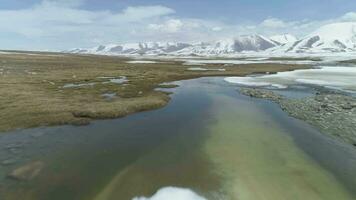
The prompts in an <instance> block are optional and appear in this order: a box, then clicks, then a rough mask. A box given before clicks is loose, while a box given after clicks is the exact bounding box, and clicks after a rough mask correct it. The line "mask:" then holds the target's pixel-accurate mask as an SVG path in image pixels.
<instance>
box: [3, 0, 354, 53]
mask: <svg viewBox="0 0 356 200" xmlns="http://www.w3.org/2000/svg"><path fill="white" fill-rule="evenodd" d="M354 11H355V12H354ZM340 21H355V22H356V3H355V1H354V0H328V1H327V2H326V0H294V1H289V0H268V1H267V0H219V1H216V0H214V1H213V0H179V1H178V0H26V1H23V0H0V49H48V50H62V49H69V48H74V47H90V46H95V45H98V44H107V43H125V42H139V41H186V42H194V41H199V40H216V39H221V38H233V37H234V36H237V35H241V34H250V33H258V34H264V35H266V36H270V35H274V34H281V33H291V34H294V35H296V36H298V37H303V35H305V34H306V33H309V32H311V31H313V30H315V29H316V28H318V27H320V26H322V25H324V24H327V23H334V22H340Z"/></svg>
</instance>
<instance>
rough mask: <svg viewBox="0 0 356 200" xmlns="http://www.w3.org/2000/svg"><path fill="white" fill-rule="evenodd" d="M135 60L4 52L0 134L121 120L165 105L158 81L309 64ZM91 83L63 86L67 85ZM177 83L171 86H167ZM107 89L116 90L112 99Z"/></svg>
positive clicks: (0, 69) (0, 68)
mask: <svg viewBox="0 0 356 200" xmlns="http://www.w3.org/2000/svg"><path fill="white" fill-rule="evenodd" d="M128 60H130V58H125V57H113V56H112V57H110V56H94V55H71V54H60V53H38V52H28V53H26V52H11V53H8V54H0V94H1V95H0V110H1V114H0V132H3V131H9V130H13V129H17V128H29V127H36V126H47V125H60V124H87V123H89V122H90V121H91V120H93V119H104V118H117V117H122V116H125V115H128V114H130V113H134V112H139V111H144V110H150V109H155V108H159V107H162V106H164V105H166V104H167V102H168V101H169V96H168V94H166V93H163V92H159V91H155V90H154V89H155V88H157V87H159V84H161V83H164V82H171V81H176V80H183V79H191V78H197V77H202V76H227V75H238V76H244V75H248V74H251V73H264V72H270V73H273V72H278V71H286V70H294V69H297V68H306V67H308V66H305V65H283V64H249V65H233V66H228V67H224V66H222V65H221V66H219V65H211V64H210V65H207V66H204V68H217V67H219V68H225V69H226V71H189V70H187V68H189V66H184V65H182V63H181V62H179V61H173V60H172V61H170V60H168V61H167V60H165V62H162V63H155V64H128V63H126V62H127V61H128ZM120 76H125V77H127V79H128V82H127V83H124V84H116V83H104V82H107V80H105V79H100V78H98V77H120ZM69 83H74V84H87V83H94V84H95V85H92V86H85V87H75V88H63V86H64V85H65V84H69ZM162 87H172V86H162ZM104 93H116V94H117V97H115V98H112V99H110V100H108V99H106V98H104V97H102V94H104Z"/></svg>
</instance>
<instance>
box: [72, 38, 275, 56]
mask: <svg viewBox="0 0 356 200" xmlns="http://www.w3.org/2000/svg"><path fill="white" fill-rule="evenodd" d="M278 45H279V43H278V42H275V41H273V40H270V39H269V38H267V37H264V36H262V35H243V36H239V37H236V38H235V39H227V40H220V41H216V42H200V43H194V44H188V43H173V42H167V43H160V42H149V43H132V44H123V45H114V44H111V45H106V46H103V45H100V46H98V47H94V48H91V49H72V50H69V51H67V52H68V53H87V54H104V55H128V54H129V55H130V54H148V55H152V54H155V55H156V54H182V55H190V54H199V55H202V54H204V55H206V54H209V55H214V54H229V53H238V52H247V51H254V52H259V51H264V50H266V49H269V48H271V47H276V46H278Z"/></svg>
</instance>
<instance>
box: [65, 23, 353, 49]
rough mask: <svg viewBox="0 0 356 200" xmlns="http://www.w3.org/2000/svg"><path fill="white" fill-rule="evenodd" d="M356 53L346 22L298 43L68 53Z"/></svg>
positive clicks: (275, 40) (246, 40)
mask: <svg viewBox="0 0 356 200" xmlns="http://www.w3.org/2000/svg"><path fill="white" fill-rule="evenodd" d="M352 51H355V52H356V22H342V23H334V24H328V25H325V26H322V27H320V28H319V29H318V30H316V31H314V32H313V33H311V34H309V35H307V36H306V37H303V38H302V39H300V40H298V39H297V38H296V37H295V36H293V35H291V34H283V35H275V36H272V37H270V38H268V37H265V36H262V35H243V36H238V37H236V38H233V39H225V40H219V41H215V42H199V43H192V44H189V43H179V42H147V43H131V44H120V45H115V44H111V45H105V46H103V45H101V46H98V47H95V48H91V49H73V50H70V51H66V52H68V53H82V54H102V55H142V54H145V55H162V54H163V55H224V54H239V53H248V52H267V53H330V52H352Z"/></svg>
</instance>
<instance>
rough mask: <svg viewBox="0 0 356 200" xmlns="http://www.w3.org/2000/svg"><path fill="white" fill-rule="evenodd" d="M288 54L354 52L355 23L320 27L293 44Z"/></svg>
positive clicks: (355, 49)
mask: <svg viewBox="0 0 356 200" xmlns="http://www.w3.org/2000/svg"><path fill="white" fill-rule="evenodd" d="M287 51H288V52H297V53H299V52H305V53H317V52H349V51H356V23H355V22H342V23H333V24H328V25H325V26H322V27H320V28H319V29H317V30H316V31H314V32H313V33H311V34H309V35H308V36H307V37H305V38H303V39H302V40H299V41H297V42H295V43H294V44H293V45H292V46H291V47H290V48H289V49H288V50H287Z"/></svg>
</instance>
